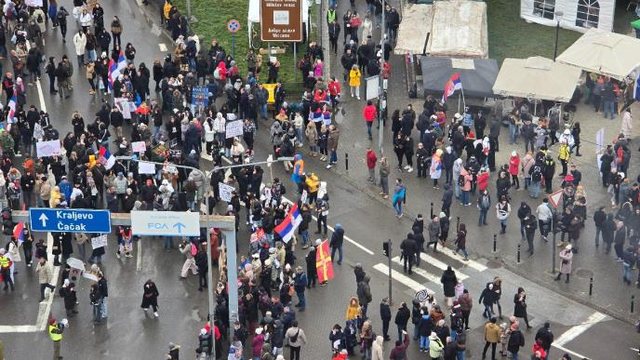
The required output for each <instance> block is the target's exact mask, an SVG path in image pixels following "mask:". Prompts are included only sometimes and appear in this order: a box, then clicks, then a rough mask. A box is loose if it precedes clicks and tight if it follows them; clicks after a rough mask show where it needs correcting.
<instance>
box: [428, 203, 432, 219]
mask: <svg viewBox="0 0 640 360" xmlns="http://www.w3.org/2000/svg"><path fill="white" fill-rule="evenodd" d="M429 219H432V220H433V203H431V217H430V218H429Z"/></svg>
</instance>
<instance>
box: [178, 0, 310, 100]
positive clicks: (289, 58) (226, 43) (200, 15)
mask: <svg viewBox="0 0 640 360" xmlns="http://www.w3.org/2000/svg"><path fill="white" fill-rule="evenodd" d="M174 4H175V5H176V6H177V7H178V9H180V11H181V12H182V13H183V14H185V15H186V14H187V7H186V0H176V1H175V2H174ZM313 9H314V8H313V6H312V7H311V11H312V14H315V13H314V12H313V11H314V10H313ZM248 10H249V1H248V0H191V11H192V14H193V16H195V18H196V19H197V22H195V23H192V24H191V30H192V31H193V32H195V33H196V34H198V36H199V37H200V41H201V44H202V47H203V49H205V51H207V50H208V49H209V45H210V43H211V39H213V38H216V39H217V40H218V43H220V44H221V45H222V46H223V47H224V48H225V50H226V52H227V54H231V42H232V41H231V38H232V35H231V33H230V32H229V31H228V30H227V23H228V22H229V20H231V19H236V20H238V21H239V22H240V31H238V32H237V33H236V35H235V59H236V62H237V63H238V66H239V67H240V72H241V74H246V73H247V63H246V61H245V58H246V55H247V52H248V50H249V41H248V39H249V36H248V30H249V28H248V25H247V12H248ZM256 26H257V27H258V31H259V26H260V24H254V29H255V27H256ZM310 38H311V39H315V32H314V31H312V33H311V37H310ZM262 46H263V47H266V44H263V45H262ZM272 46H280V47H284V46H285V43H272ZM306 50H307V46H306V44H298V59H300V57H301V56H302V55H303V54H304V52H306ZM276 56H277V57H278V60H279V61H280V72H279V74H278V79H279V80H280V81H282V82H283V83H284V84H285V87H286V89H287V92H288V93H289V94H290V96H289V97H292V96H296V97H297V94H296V95H294V92H293V91H298V90H299V89H301V88H302V85H301V83H302V79H301V78H300V71H298V70H297V69H296V70H295V71H293V70H294V59H293V48H290V49H289V48H288V49H287V52H286V53H285V54H278V55H276ZM268 61H269V58H268V55H267V54H265V55H263V66H262V70H261V72H260V80H263V81H266V79H267V75H268V67H267V66H266V64H267V62H268ZM296 77H297V78H296Z"/></svg>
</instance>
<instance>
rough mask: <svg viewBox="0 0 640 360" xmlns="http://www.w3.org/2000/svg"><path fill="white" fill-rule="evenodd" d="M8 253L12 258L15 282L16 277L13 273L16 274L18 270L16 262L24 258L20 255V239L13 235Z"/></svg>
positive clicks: (12, 279) (12, 271)
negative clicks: (16, 269)
mask: <svg viewBox="0 0 640 360" xmlns="http://www.w3.org/2000/svg"><path fill="white" fill-rule="evenodd" d="M7 255H8V256H9V259H10V260H11V270H10V271H11V281H13V282H14V283H15V279H14V278H13V274H15V273H16V272H17V271H15V267H16V263H17V262H22V258H21V257H20V245H19V244H18V241H17V240H16V239H15V238H14V237H13V236H12V237H11V241H9V251H7Z"/></svg>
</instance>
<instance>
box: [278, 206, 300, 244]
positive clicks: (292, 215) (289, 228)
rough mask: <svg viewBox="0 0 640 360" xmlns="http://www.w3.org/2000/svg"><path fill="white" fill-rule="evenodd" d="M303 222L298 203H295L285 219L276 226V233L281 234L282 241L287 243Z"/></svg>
mask: <svg viewBox="0 0 640 360" xmlns="http://www.w3.org/2000/svg"><path fill="white" fill-rule="evenodd" d="M301 223H302V214H301V213H300V209H298V205H297V204H293V205H292V206H291V208H290V209H289V212H288V213H287V216H285V218H284V220H282V222H281V223H280V224H278V226H276V227H275V231H276V233H278V235H280V238H281V239H282V241H283V242H284V243H285V244H287V243H289V241H290V240H291V238H292V237H293V235H294V234H295V231H296V229H297V228H298V226H300V224H301Z"/></svg>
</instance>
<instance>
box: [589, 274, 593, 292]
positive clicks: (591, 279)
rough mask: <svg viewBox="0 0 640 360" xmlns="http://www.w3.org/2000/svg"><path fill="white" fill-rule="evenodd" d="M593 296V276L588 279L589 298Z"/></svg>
mask: <svg viewBox="0 0 640 360" xmlns="http://www.w3.org/2000/svg"><path fill="white" fill-rule="evenodd" d="M591 295H593V276H592V277H591V278H590V279H589V296H591Z"/></svg>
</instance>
